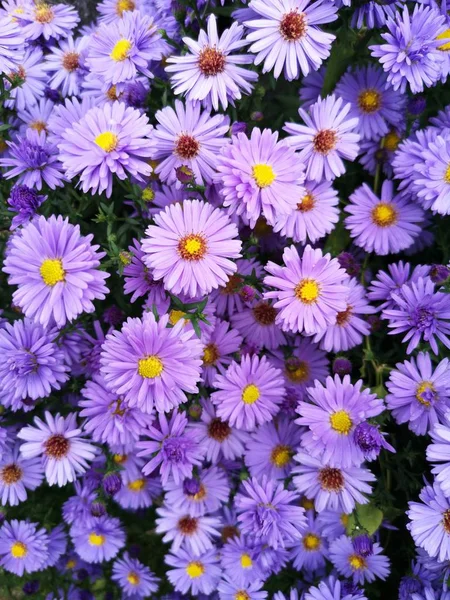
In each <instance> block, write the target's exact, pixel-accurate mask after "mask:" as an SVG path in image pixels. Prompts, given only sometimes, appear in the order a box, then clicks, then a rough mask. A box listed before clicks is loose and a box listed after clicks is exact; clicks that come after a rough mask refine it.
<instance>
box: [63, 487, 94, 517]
mask: <svg viewBox="0 0 450 600" xmlns="http://www.w3.org/2000/svg"><path fill="white" fill-rule="evenodd" d="M74 488H75V495H74V496H71V497H70V498H69V499H68V500H66V501H65V502H64V504H63V506H62V515H63V519H64V521H65V523H67V524H68V525H72V523H75V521H77V520H81V521H85V520H86V518H87V517H89V516H91V506H92V503H93V502H94V500H95V499H96V498H97V494H96V493H95V491H94V490H93V489H92V486H90V485H87V484H86V483H83V484H81V483H80V482H79V481H75V483H74Z"/></svg>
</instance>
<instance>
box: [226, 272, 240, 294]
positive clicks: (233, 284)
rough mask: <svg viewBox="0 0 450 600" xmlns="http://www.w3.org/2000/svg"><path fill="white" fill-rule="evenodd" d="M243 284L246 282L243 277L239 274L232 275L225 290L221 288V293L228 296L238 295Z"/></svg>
mask: <svg viewBox="0 0 450 600" xmlns="http://www.w3.org/2000/svg"><path fill="white" fill-rule="evenodd" d="M243 283H244V280H243V279H242V277H241V276H240V275H238V274H237V273H234V275H230V278H229V279H228V281H227V283H226V284H225V286H224V287H223V288H220V293H221V294H227V295H230V296H231V294H236V293H237V292H238V291H239V288H240V287H241V285H242V284H243Z"/></svg>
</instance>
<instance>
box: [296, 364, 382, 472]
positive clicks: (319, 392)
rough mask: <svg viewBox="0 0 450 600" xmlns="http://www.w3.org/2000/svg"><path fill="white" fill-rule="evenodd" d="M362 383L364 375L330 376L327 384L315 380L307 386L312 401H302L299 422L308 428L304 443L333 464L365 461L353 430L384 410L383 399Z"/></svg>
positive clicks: (349, 465) (310, 451)
mask: <svg viewBox="0 0 450 600" xmlns="http://www.w3.org/2000/svg"><path fill="white" fill-rule="evenodd" d="M362 385H363V381H362V380H361V379H360V380H359V381H357V382H356V383H355V384H352V383H351V380H350V375H345V376H344V378H343V379H341V378H340V377H339V375H335V376H334V379H333V378H332V377H327V380H326V384H325V385H322V384H321V383H319V382H318V381H316V382H315V386H314V387H310V388H308V390H307V394H308V396H309V398H308V400H309V402H299V405H298V408H297V412H298V413H299V415H300V417H299V418H298V419H297V420H296V423H298V425H303V426H305V427H308V428H309V432H307V433H305V434H304V435H303V437H302V446H303V447H304V448H305V450H307V451H308V453H309V454H310V455H311V456H313V457H319V456H320V457H321V460H322V462H324V463H327V464H328V465H330V466H331V467H344V468H348V467H351V466H352V465H357V466H358V465H360V464H361V463H362V462H363V460H364V455H363V453H362V451H361V450H360V449H359V448H358V446H357V445H356V444H355V442H354V440H353V432H354V430H355V427H356V425H358V424H359V423H361V422H363V421H365V420H366V419H369V418H371V417H376V416H377V415H379V414H380V413H382V412H383V409H384V404H383V401H382V400H380V399H379V398H377V396H376V394H371V393H370V390H369V389H368V388H366V389H364V390H361V387H362Z"/></svg>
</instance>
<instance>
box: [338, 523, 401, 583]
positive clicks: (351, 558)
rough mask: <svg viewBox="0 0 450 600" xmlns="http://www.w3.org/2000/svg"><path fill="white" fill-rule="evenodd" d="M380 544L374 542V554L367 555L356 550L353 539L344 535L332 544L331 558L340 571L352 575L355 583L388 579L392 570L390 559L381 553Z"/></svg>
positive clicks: (345, 574)
mask: <svg viewBox="0 0 450 600" xmlns="http://www.w3.org/2000/svg"><path fill="white" fill-rule="evenodd" d="M382 551H383V548H382V547H381V546H380V544H378V543H375V544H373V554H371V555H370V556H365V555H364V554H361V553H358V552H357V551H356V550H355V547H354V544H353V542H352V540H351V539H350V538H349V537H347V536H346V535H343V536H341V537H339V538H337V539H336V540H334V542H332V544H331V545H330V559H331V561H332V563H333V564H334V565H335V567H336V569H337V570H338V573H340V574H341V575H343V576H344V577H352V578H353V581H354V582H355V583H364V582H365V581H369V582H370V581H374V580H375V579H386V577H387V576H388V575H389V571H390V568H389V567H390V561H389V559H388V557H387V556H384V555H382V554H381V552H382Z"/></svg>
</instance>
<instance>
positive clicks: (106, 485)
mask: <svg viewBox="0 0 450 600" xmlns="http://www.w3.org/2000/svg"><path fill="white" fill-rule="evenodd" d="M102 487H103V490H104V492H105V493H106V494H108V496H114V495H115V494H117V492H118V491H119V490H120V488H121V487H122V479H121V477H120V475H119V474H118V473H114V472H113V473H106V474H105V476H104V477H103V480H102Z"/></svg>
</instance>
